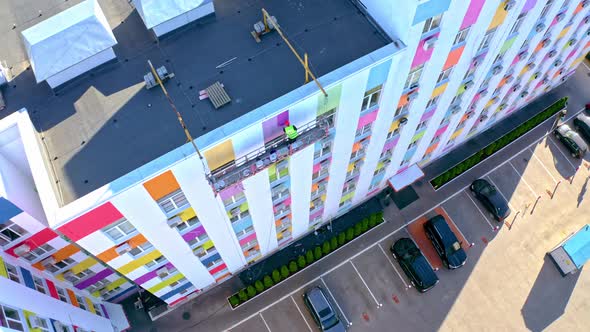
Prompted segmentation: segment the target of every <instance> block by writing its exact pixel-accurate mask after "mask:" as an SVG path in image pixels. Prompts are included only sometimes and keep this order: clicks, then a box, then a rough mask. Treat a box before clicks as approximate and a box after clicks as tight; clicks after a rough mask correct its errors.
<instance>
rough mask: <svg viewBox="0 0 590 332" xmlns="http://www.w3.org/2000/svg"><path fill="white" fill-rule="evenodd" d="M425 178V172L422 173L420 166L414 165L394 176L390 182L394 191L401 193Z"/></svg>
mask: <svg viewBox="0 0 590 332" xmlns="http://www.w3.org/2000/svg"><path fill="white" fill-rule="evenodd" d="M423 177H424V172H422V170H421V169H420V166H418V165H416V164H414V165H412V166H410V167H408V168H406V169H405V170H404V171H402V172H401V173H398V174H396V175H394V176H392V177H391V178H390V179H389V180H388V182H389V185H390V186H391V187H392V188H393V190H395V191H400V190H402V189H404V188H405V187H407V186H409V185H411V184H412V183H414V182H416V181H417V180H419V179H421V178H423Z"/></svg>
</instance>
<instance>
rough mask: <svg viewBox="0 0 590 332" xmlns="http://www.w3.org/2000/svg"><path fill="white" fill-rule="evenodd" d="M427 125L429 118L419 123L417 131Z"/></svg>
mask: <svg viewBox="0 0 590 332" xmlns="http://www.w3.org/2000/svg"><path fill="white" fill-rule="evenodd" d="M427 125H428V119H427V120H424V121H422V122H420V123H419V124H418V126H417V127H416V131H418V130H420V129H422V128H426V126H427Z"/></svg>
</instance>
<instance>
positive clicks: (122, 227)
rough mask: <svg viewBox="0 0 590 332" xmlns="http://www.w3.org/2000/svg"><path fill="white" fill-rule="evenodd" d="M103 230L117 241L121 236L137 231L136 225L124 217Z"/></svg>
mask: <svg viewBox="0 0 590 332" xmlns="http://www.w3.org/2000/svg"><path fill="white" fill-rule="evenodd" d="M102 231H103V232H104V233H105V234H106V235H108V236H109V237H110V238H111V239H112V240H113V241H117V240H119V239H120V238H122V237H124V236H127V235H129V234H131V233H133V232H135V227H133V225H131V223H130V222H129V220H127V219H125V218H123V219H121V220H119V221H118V222H116V223H115V224H114V225H111V226H107V227H106V228H104V229H103V230H102Z"/></svg>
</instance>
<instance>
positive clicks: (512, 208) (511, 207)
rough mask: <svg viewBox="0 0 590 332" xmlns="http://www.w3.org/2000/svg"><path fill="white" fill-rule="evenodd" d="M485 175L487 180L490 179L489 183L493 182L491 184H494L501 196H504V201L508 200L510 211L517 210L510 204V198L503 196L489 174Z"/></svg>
mask: <svg viewBox="0 0 590 332" xmlns="http://www.w3.org/2000/svg"><path fill="white" fill-rule="evenodd" d="M486 177H487V178H488V181H490V183H491V184H493V185H494V187H496V189H497V190H498V192H499V193H500V195H501V196H502V197H504V200H506V202H508V206H509V207H510V209H511V210H512V211H517V210H516V209H515V208H514V206H513V205H512V203H510V200H509V199H508V198H507V197H506V196H504V194H503V193H502V190H500V188H499V187H498V186H497V185H496V184H495V183H494V181H492V178H491V177H490V176H489V175H488V176H486Z"/></svg>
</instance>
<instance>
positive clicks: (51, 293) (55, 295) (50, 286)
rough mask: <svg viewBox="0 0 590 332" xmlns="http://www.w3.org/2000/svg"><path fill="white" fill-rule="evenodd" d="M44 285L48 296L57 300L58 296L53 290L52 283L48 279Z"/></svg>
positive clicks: (55, 290) (53, 285)
mask: <svg viewBox="0 0 590 332" xmlns="http://www.w3.org/2000/svg"><path fill="white" fill-rule="evenodd" d="M45 284H46V285H47V290H49V295H51V297H53V298H54V299H59V295H57V289H55V284H54V283H53V281H51V280H49V279H45Z"/></svg>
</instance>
